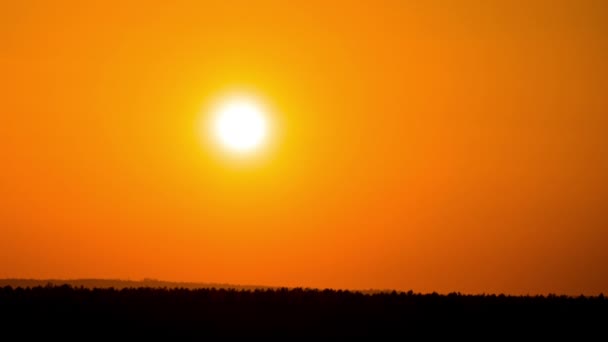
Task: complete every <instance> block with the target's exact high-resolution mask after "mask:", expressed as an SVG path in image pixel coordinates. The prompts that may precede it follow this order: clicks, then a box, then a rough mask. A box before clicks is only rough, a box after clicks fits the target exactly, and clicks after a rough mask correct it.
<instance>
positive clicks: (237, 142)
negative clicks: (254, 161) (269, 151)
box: [211, 97, 268, 154]
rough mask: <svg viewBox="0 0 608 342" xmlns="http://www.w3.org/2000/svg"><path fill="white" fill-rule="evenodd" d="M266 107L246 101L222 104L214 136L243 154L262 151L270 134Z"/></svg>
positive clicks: (215, 115) (214, 119)
mask: <svg viewBox="0 0 608 342" xmlns="http://www.w3.org/2000/svg"><path fill="white" fill-rule="evenodd" d="M267 115H268V114H267V113H266V110H265V109H264V108H263V106H262V105H261V104H260V103H259V102H258V101H255V100H254V99H251V98H246V97H238V98H229V99H226V100H224V101H221V102H220V103H219V104H218V105H217V106H216V107H215V108H214V110H213V113H212V127H211V129H212V134H213V137H214V138H215V140H216V141H217V142H218V143H219V144H220V145H221V146H222V147H224V148H225V149H227V150H229V151H231V152H236V153H239V154H244V153H250V152H253V151H255V150H256V149H258V148H260V147H261V146H262V145H263V144H264V142H265V140H266V138H267V134H268V117H267Z"/></svg>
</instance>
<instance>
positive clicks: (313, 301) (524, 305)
mask: <svg viewBox="0 0 608 342" xmlns="http://www.w3.org/2000/svg"><path fill="white" fill-rule="evenodd" d="M0 319H1V320H0V328H1V329H0V330H1V331H2V333H4V334H8V333H9V332H10V333H18V334H19V336H21V337H22V338H27V337H30V336H32V337H33V336H40V335H42V336H47V337H51V336H56V337H77V338H80V339H83V340H85V339H89V338H92V337H106V338H113V339H116V338H121V337H135V338H140V339H141V338H145V337H154V338H194V339H200V338H205V337H239V336H241V337H243V336H262V337H282V338H297V337H332V336H333V337H335V336H367V337H372V338H373V337H389V336H395V337H412V336H419V335H420V334H423V335H424V336H426V337H428V338H433V337H440V336H464V337H467V336H476V337H482V338H487V339H495V338H496V337H500V336H512V337H516V338H530V337H540V338H547V337H549V336H561V337H563V336H566V335H572V336H578V337H581V336H593V335H595V334H599V335H598V336H600V339H599V340H605V338H606V331H607V330H606V328H608V300H606V299H605V298H604V296H603V295H600V296H591V297H585V296H580V297H568V296H557V295H549V296H504V295H464V294H460V293H451V294H448V295H439V294H436V293H433V294H417V293H413V292H411V291H410V292H407V293H405V292H390V293H375V294H363V293H360V292H351V291H341V290H337V291H335V290H314V289H301V288H296V289H257V290H234V289H214V288H211V289H185V288H173V289H167V288H143V287H142V288H125V289H114V288H105V289H100V288H95V289H90V288H84V287H71V286H69V285H63V286H52V285H48V286H36V287H27V288H21V287H17V288H13V287H10V286H6V287H2V288H0ZM4 336H7V335H4Z"/></svg>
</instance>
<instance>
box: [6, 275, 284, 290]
mask: <svg viewBox="0 0 608 342" xmlns="http://www.w3.org/2000/svg"><path fill="white" fill-rule="evenodd" d="M49 284H51V285H54V286H61V285H69V286H71V287H84V288H89V289H92V288H115V289H126V288H140V287H150V288H168V289H173V288H182V289H205V288H217V289H238V290H255V289H271V288H273V287H272V286H261V285H234V284H223V283H197V282H172V281H163V280H157V279H148V278H146V279H143V280H122V279H19V278H12V279H11V278H8V279H0V287H5V286H11V287H23V288H26V287H36V286H46V285H49Z"/></svg>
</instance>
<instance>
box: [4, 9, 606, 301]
mask: <svg viewBox="0 0 608 342" xmlns="http://www.w3.org/2000/svg"><path fill="white" fill-rule="evenodd" d="M606 13H608V8H607V5H606V4H605V3H604V2H603V1H592V0H589V1H484V2H482V1H424V2H423V1H382V2H375V1H369V2H368V1H354V2H353V1H331V2H325V1H323V2H321V1H302V2H293V3H291V2H290V3H286V2H283V1H176V2H150V1H145V2H144V1H121V2H118V1H103V2H81V1H13V2H3V3H2V4H0V41H1V42H2V44H1V45H0V75H2V76H1V77H0V106H1V107H0V108H1V110H0V136H1V137H2V143H0V166H1V168H0V194H2V196H0V277H26V278H30V277H33V278H48V277H52V278H81V277H109V278H131V279H138V278H144V277H148V278H159V279H166V280H183V281H214V282H225V283H239V284H265V285H285V286H318V287H347V288H371V287H373V288H397V289H403V290H409V289H414V290H416V291H438V292H442V291H443V292H447V291H462V292H486V293H489V292H510V293H546V292H560V293H561V292H564V293H572V294H578V293H581V292H582V293H590V294H595V293H598V292H600V291H604V292H605V291H606V290H608V271H607V269H606V267H605V266H604V264H605V260H608V252H607V251H608V248H606V247H607V246H608V228H607V227H608V214H607V213H608V210H607V209H608V208H607V207H606V203H608V177H607V175H608V138H606V132H607V131H608V115H607V110H608V97H607V96H606V90H607V89H608V68H607V62H606V61H608V38H607V37H608V27H607V26H606V25H607V24H606V23H608V20H607V19H608V18H607V17H606ZM233 91H245V92H249V93H251V94H254V95H255V96H259V97H260V98H262V99H263V100H264V101H265V102H267V103H268V104H269V106H271V107H272V111H273V113H274V114H273V115H274V117H273V119H274V120H276V122H277V124H279V125H280V127H281V129H280V130H279V131H277V132H278V133H277V134H278V135H277V136H275V137H273V139H274V140H273V144H272V146H271V148H269V149H268V150H266V151H265V152H264V153H263V154H262V155H260V156H259V158H255V159H254V160H252V161H250V162H249V163H242V162H241V163H236V162H234V160H231V159H230V158H225V155H224V154H222V152H220V151H218V150H217V149H213V148H210V146H208V145H205V144H204V143H201V136H200V134H201V132H200V127H199V126H198V123H199V122H200V118H201V115H206V113H205V110H204V108H207V106H208V104H209V103H211V102H213V101H214V100H215V99H217V98H218V97H221V96H222V95H223V94H226V93H230V92H233Z"/></svg>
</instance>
